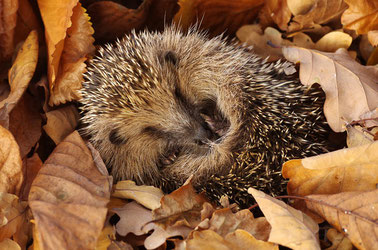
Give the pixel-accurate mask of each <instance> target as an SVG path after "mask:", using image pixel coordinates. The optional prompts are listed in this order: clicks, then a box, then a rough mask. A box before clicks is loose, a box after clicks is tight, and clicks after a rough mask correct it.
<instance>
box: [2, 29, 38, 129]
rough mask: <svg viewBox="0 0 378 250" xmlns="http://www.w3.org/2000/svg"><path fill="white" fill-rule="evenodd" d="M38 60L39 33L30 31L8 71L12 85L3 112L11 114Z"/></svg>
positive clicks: (4, 102)
mask: <svg viewBox="0 0 378 250" xmlns="http://www.w3.org/2000/svg"><path fill="white" fill-rule="evenodd" d="M37 60H38V34H37V32H36V31H32V32H30V34H29V36H28V37H27V38H26V40H25V42H24V44H23V45H22V48H21V49H20V50H19V51H18V53H17V57H16V60H15V61H14V63H13V65H12V68H11V69H10V70H9V72H8V81H9V85H10V90H11V91H10V94H9V96H8V97H7V98H6V99H5V100H3V101H1V102H0V110H3V111H1V112H6V113H7V114H9V113H10V112H11V111H12V109H13V108H14V106H16V104H17V102H18V100H19V99H20V98H21V96H22V95H23V94H24V92H25V90H26V88H27V87H28V84H29V82H30V80H31V78H32V76H33V74H34V71H35V68H36V66H37ZM2 125H5V127H8V123H7V122H6V121H5V122H2Z"/></svg>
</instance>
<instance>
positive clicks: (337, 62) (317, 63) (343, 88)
mask: <svg viewBox="0 0 378 250" xmlns="http://www.w3.org/2000/svg"><path fill="white" fill-rule="evenodd" d="M282 50H283V54H284V56H285V57H286V59H287V60H289V61H291V62H294V63H297V62H300V63H301V66H300V73H299V74H300V75H299V77H300V80H301V82H302V84H304V85H312V84H313V83H315V82H316V83H319V84H320V85H321V86H322V88H323V90H324V92H325V94H326V101H325V104H324V113H325V116H326V118H327V121H328V124H329V125H330V127H331V128H332V129H333V130H334V131H336V132H342V131H345V127H346V126H345V125H346V124H345V123H346V122H348V123H350V122H352V121H355V120H360V119H361V118H360V117H361V116H362V115H363V114H364V113H367V112H369V111H371V110H374V109H375V108H377V107H378V85H377V78H378V69H377V68H376V67H372V66H362V65H360V64H358V63H357V62H356V61H354V60H353V59H352V58H351V57H350V56H349V55H348V53H347V52H346V51H345V50H343V49H339V50H337V51H336V52H335V53H324V52H319V51H315V50H308V49H304V48H298V47H285V48H283V49H282Z"/></svg>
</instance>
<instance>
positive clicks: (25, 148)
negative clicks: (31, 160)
mask: <svg viewBox="0 0 378 250" xmlns="http://www.w3.org/2000/svg"><path fill="white" fill-rule="evenodd" d="M38 106H39V105H38V103H36V100H35V99H34V98H33V97H32V96H31V95H30V94H29V93H25V94H24V95H23V96H22V98H21V99H20V100H19V102H18V103H17V105H16V107H15V108H14V109H13V110H12V112H11V113H10V117H9V131H11V132H12V134H13V135H14V138H15V139H16V141H17V144H18V145H19V147H20V154H21V159H24V157H25V156H26V155H27V154H28V153H29V152H30V150H31V149H32V147H34V146H35V145H36V143H37V142H38V140H39V138H40V137H41V134H42V129H41V125H42V118H41V115H40V113H39V108H38Z"/></svg>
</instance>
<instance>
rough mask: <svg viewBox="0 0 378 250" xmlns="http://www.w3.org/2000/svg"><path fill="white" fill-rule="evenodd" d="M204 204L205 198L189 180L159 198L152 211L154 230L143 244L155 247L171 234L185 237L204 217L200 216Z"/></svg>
mask: <svg viewBox="0 0 378 250" xmlns="http://www.w3.org/2000/svg"><path fill="white" fill-rule="evenodd" d="M204 204H207V200H206V198H205V197H204V195H203V194H197V193H196V191H195V190H194V188H193V186H192V184H191V182H190V180H188V181H187V182H186V183H185V184H184V185H183V186H182V187H180V188H179V189H177V190H175V191H173V192H172V193H170V194H168V195H165V196H164V197H163V198H162V199H161V206H160V207H159V208H157V209H155V210H153V212H152V214H153V218H154V224H155V226H154V232H153V233H152V234H151V235H150V236H149V237H148V238H147V239H146V240H145V242H144V246H145V247H146V248H148V249H149V248H157V247H159V246H160V245H162V244H163V243H164V242H165V241H166V239H167V238H169V237H172V236H178V235H180V236H182V237H183V238H186V237H187V236H188V234H189V232H190V231H192V230H193V229H194V228H195V227H196V226H198V225H199V223H200V222H201V221H202V220H203V219H205V218H202V215H204V214H205V212H202V210H203V206H204ZM205 210H207V209H205Z"/></svg>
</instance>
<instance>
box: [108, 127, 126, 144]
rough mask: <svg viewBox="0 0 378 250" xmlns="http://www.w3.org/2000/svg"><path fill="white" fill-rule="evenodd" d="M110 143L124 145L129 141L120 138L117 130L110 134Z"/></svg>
mask: <svg viewBox="0 0 378 250" xmlns="http://www.w3.org/2000/svg"><path fill="white" fill-rule="evenodd" d="M109 141H110V142H111V143H112V144H114V145H122V144H125V143H126V142H127V139H126V138H123V137H122V136H120V135H119V131H118V129H116V128H115V129H113V130H112V131H110V133H109Z"/></svg>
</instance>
